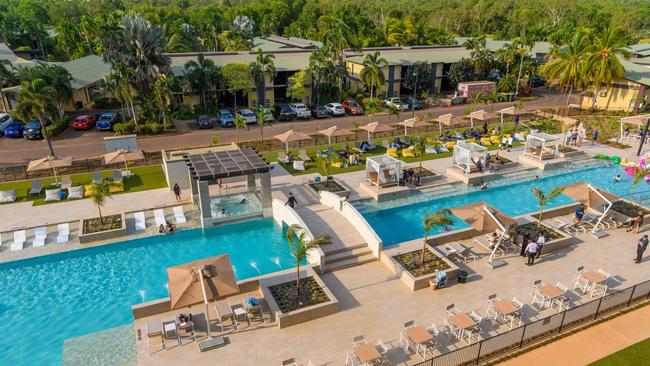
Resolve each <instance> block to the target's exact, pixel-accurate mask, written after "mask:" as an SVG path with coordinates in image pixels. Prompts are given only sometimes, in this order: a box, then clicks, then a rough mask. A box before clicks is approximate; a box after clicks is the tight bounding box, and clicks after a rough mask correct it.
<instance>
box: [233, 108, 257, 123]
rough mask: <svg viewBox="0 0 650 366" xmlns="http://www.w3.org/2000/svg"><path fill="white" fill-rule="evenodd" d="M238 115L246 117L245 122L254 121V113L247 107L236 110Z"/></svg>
mask: <svg viewBox="0 0 650 366" xmlns="http://www.w3.org/2000/svg"><path fill="white" fill-rule="evenodd" d="M236 113H237V114H238V115H240V116H242V117H244V118H246V123H255V122H257V120H256V119H255V113H254V112H253V111H251V110H250V109H248V108H242V109H240V110H238V111H237V112H236Z"/></svg>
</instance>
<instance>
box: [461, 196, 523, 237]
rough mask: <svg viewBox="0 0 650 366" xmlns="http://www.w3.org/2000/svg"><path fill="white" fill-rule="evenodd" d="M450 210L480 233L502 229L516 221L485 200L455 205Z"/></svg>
mask: <svg viewBox="0 0 650 366" xmlns="http://www.w3.org/2000/svg"><path fill="white" fill-rule="evenodd" d="M451 212H452V213H453V214H454V215H456V216H457V217H458V218H459V219H461V220H463V221H465V222H466V223H467V224H469V225H470V226H471V227H472V228H473V229H474V230H476V231H478V232H480V233H481V234H487V233H491V232H494V231H496V230H497V229H499V230H503V228H508V227H510V226H512V225H514V224H516V223H517V221H516V220H515V219H513V218H512V217H510V216H508V215H506V214H505V213H503V212H501V211H499V210H497V209H496V208H494V207H492V206H489V205H488V204H486V203H485V202H476V203H472V204H469V205H465V206H461V207H457V208H454V209H452V210H451Z"/></svg>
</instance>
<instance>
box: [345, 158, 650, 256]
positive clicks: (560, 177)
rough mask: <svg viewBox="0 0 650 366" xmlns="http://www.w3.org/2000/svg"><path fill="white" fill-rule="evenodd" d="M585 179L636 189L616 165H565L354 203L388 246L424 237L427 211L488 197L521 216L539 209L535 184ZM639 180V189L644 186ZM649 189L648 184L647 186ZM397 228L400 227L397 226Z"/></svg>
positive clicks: (623, 190) (619, 190) (620, 191)
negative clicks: (518, 177) (437, 192)
mask: <svg viewBox="0 0 650 366" xmlns="http://www.w3.org/2000/svg"><path fill="white" fill-rule="evenodd" d="M617 174H620V175H621V177H622V180H621V181H620V182H615V181H614V179H613V177H614V176H615V175H617ZM580 181H586V182H588V183H591V184H593V185H595V186H598V187H600V188H603V189H605V190H608V191H610V192H612V193H614V194H617V195H620V196H629V193H630V192H631V191H632V190H633V186H632V178H631V177H629V176H628V175H627V174H625V171H624V170H623V169H622V168H621V167H620V166H616V165H609V164H607V165H602V164H600V165H596V166H592V167H589V168H583V169H580V168H579V167H575V166H571V167H568V168H565V169H561V170H556V171H550V172H545V173H544V175H541V176H540V179H534V174H533V173H531V174H529V177H528V180H525V181H520V182H513V181H511V180H509V179H508V178H506V179H502V180H499V181H495V182H491V183H490V185H491V188H489V189H488V190H485V191H481V190H478V189H476V188H466V187H465V188H464V191H463V192H464V193H463V194H457V195H451V196H448V197H442V198H436V199H431V200H427V196H426V194H423V195H421V196H419V197H415V198H414V199H415V200H416V202H413V203H410V204H403V202H402V203H400V202H399V201H398V200H397V201H395V205H394V206H393V207H391V202H390V201H388V202H384V203H382V204H381V205H379V206H378V204H377V203H373V202H370V201H360V202H358V203H355V207H357V209H359V211H360V212H361V213H362V214H363V216H364V217H365V218H366V220H367V221H368V223H369V224H370V225H371V226H372V227H373V228H374V229H375V231H376V232H377V235H379V237H380V238H381V239H382V241H383V243H384V246H385V247H389V246H391V245H395V244H398V243H401V242H404V241H408V240H413V239H417V238H421V237H423V236H424V226H423V224H422V221H423V219H424V217H425V216H426V215H427V214H430V213H434V212H436V211H438V210H441V209H444V208H449V209H451V208H455V207H459V206H463V205H467V204H470V203H475V202H480V201H485V202H487V203H488V204H489V205H491V206H493V207H496V208H498V209H499V210H501V211H503V212H505V213H506V214H508V215H510V216H519V215H523V214H526V213H530V212H535V211H538V210H539V207H538V205H537V199H536V198H535V196H534V195H533V193H532V192H531V188H532V187H537V188H540V189H543V190H544V191H546V192H548V191H550V190H552V189H553V188H555V187H559V186H564V185H567V184H571V183H575V182H580ZM642 185H645V183H639V187H638V190H639V191H641V190H642V189H643V187H642ZM646 189H647V188H646ZM572 202H574V201H573V199H571V198H569V197H567V196H564V195H561V196H558V197H556V198H555V199H553V200H551V201H550V202H549V203H548V205H547V206H546V208H551V207H557V206H561V205H565V204H569V203H572ZM465 227H468V225H467V224H465V223H464V222H463V221H461V220H460V219H458V218H456V219H455V224H454V226H453V227H451V228H449V229H452V230H454V229H461V228H465ZM396 228H399V229H398V230H396ZM443 230H444V229H442V228H441V229H438V230H437V231H434V230H432V231H431V232H430V233H429V234H430V235H431V234H437V233H440V232H442V231H443Z"/></svg>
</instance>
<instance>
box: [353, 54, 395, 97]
mask: <svg viewBox="0 0 650 366" xmlns="http://www.w3.org/2000/svg"><path fill="white" fill-rule="evenodd" d="M384 67H388V61H386V59H385V58H383V57H381V56H380V54H379V51H375V52H374V53H369V54H366V56H365V57H364V58H363V69H362V70H361V74H360V77H361V81H362V82H363V84H364V85H365V86H366V88H369V89H370V99H373V97H374V93H373V91H374V89H375V88H376V87H379V86H381V85H383V84H384V82H385V81H386V77H385V76H384V71H383V68H384Z"/></svg>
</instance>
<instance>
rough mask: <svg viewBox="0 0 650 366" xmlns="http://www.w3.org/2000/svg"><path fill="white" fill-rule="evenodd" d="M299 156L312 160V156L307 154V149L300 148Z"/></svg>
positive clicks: (305, 159)
mask: <svg viewBox="0 0 650 366" xmlns="http://www.w3.org/2000/svg"><path fill="white" fill-rule="evenodd" d="M298 156H300V158H301V159H302V160H304V161H311V158H310V157H309V155H307V151H306V150H305V149H300V150H298Z"/></svg>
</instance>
